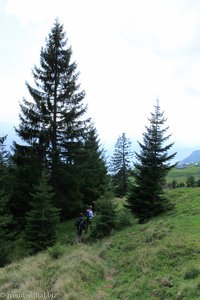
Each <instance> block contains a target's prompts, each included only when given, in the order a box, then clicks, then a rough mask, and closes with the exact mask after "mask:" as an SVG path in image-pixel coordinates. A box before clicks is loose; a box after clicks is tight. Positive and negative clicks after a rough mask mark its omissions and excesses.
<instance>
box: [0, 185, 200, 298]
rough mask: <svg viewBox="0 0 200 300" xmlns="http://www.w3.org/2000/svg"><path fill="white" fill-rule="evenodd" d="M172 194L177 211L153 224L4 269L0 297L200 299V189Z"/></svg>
mask: <svg viewBox="0 0 200 300" xmlns="http://www.w3.org/2000/svg"><path fill="white" fill-rule="evenodd" d="M168 197H169V198H170V199H171V201H172V202H174V203H175V209H174V210H173V211H170V212H168V213H167V214H164V215H162V216H159V217H157V218H154V219H153V220H151V221H150V222H149V223H146V224H143V225H140V224H135V225H133V226H130V227H127V228H126V229H125V230H123V231H119V232H116V233H115V234H113V235H112V236H111V237H109V238H106V239H104V240H102V241H99V242H97V243H93V244H92V243H90V244H89V243H88V244H81V245H75V244H74V245H66V244H64V243H63V244H62V245H56V246H54V247H52V248H50V249H48V250H47V251H45V252H42V253H40V254H38V255H35V256H32V257H29V258H25V259H23V260H21V261H18V262H16V263H13V264H10V265H8V266H7V267H5V268H1V269H0V295H1V299H19V298H20V299H22V298H23V299H41V298H42V297H43V299H45V297H46V299H47V298H48V299H58V300H67V299H68V300H76V299H77V300H78V299H82V300H90V299H91V300H94V299H95V300H116V299H123V300H125V299H129V300H134V299H136V300H151V299H160V300H161V299H166V300H169V299H173V300H175V299H176V300H181V299H184V300H191V299H193V300H195V299H196V300H197V299H200V202H199V198H200V189H197V188H196V189H186V188H184V189H183V188H182V189H173V190H170V191H168ZM39 297H40V298H39Z"/></svg>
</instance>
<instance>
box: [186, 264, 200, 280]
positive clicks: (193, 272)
mask: <svg viewBox="0 0 200 300" xmlns="http://www.w3.org/2000/svg"><path fill="white" fill-rule="evenodd" d="M199 273H200V271H199V269H198V268H196V267H195V266H192V267H189V269H188V270H186V272H185V274H184V279H194V278H196V277H198V276H199Z"/></svg>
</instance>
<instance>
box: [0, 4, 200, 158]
mask: <svg viewBox="0 0 200 300" xmlns="http://www.w3.org/2000/svg"><path fill="white" fill-rule="evenodd" d="M56 18H58V19H59V20H60V22H61V23H62V24H63V25H64V30H65V32H66V35H67V37H68V46H71V47H72V50H73V60H75V61H76V62H77V65H78V67H77V70H78V71H79V72H80V76H79V82H80V84H81V88H82V89H84V90H85V92H86V98H85V101H86V103H87V104H88V115H89V116H90V117H91V118H92V120H93V121H94V124H95V126H96V128H97V132H98V134H99V137H100V139H101V142H102V144H103V145H104V146H105V148H107V147H110V145H113V144H114V143H115V142H116V140H117V138H118V137H119V136H120V135H122V133H123V132H124V133H125V134H126V136H127V137H128V138H130V139H131V140H132V141H133V145H135V143H137V141H142V133H143V132H144V131H145V126H146V125H148V124H149V122H148V118H149V117H150V113H151V112H153V111H154V105H155V104H156V99H157V98H158V99H159V104H160V107H161V110H162V111H164V113H165V117H166V118H167V122H166V125H167V126H169V130H168V133H169V134H172V136H171V139H170V142H174V149H175V150H176V149H181V148H182V149H188V154H190V152H191V151H190V150H191V149H200V122H199V120H200V1H199V0H84V1H83V0H56V1H53V0H28V1H27V0H17V1H16V0H0V83H1V94H0V95H1V109H0V126H1V127H0V136H3V135H4V134H5V133H7V130H8V128H10V127H9V126H18V124H19V117H18V116H19V113H20V106H19V103H20V102H21V101H22V99H23V97H25V98H26V99H27V100H30V98H29V95H28V93H27V89H26V86H25V82H26V81H28V82H29V83H30V82H31V81H32V73H31V70H32V68H33V67H34V65H37V66H39V58H40V50H41V47H45V38H46V37H48V34H49V32H50V30H51V28H52V27H53V23H54V21H55V19H56ZM183 155H185V154H183ZM182 158H184V157H182Z"/></svg>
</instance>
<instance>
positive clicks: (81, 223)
mask: <svg viewBox="0 0 200 300" xmlns="http://www.w3.org/2000/svg"><path fill="white" fill-rule="evenodd" d="M75 225H76V229H77V231H76V233H77V243H81V241H82V237H83V234H84V230H85V228H86V221H85V219H84V217H83V213H80V216H79V218H78V219H77V220H76V223H75Z"/></svg>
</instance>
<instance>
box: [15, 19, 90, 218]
mask: <svg viewBox="0 0 200 300" xmlns="http://www.w3.org/2000/svg"><path fill="white" fill-rule="evenodd" d="M67 43H68V40H67V38H66V34H65V32H64V30H63V25H61V24H60V23H59V21H58V20H56V21H55V23H54V26H53V28H52V29H51V31H50V33H49V36H48V38H47V39H46V45H45V47H44V48H42V49H41V53H40V66H39V67H37V66H35V67H34V69H33V72H32V73H33V78H34V81H35V85H31V84H29V83H26V86H27V89H28V92H29V94H30V96H31V98H32V99H30V100H27V99H23V102H22V103H21V104H20V108H21V112H20V125H19V128H18V129H16V132H17V133H18V135H19V136H20V138H21V139H22V140H23V141H24V142H25V143H26V145H25V146H24V148H23V149H21V148H20V147H19V146H17V145H15V156H17V157H20V154H19V152H20V151H21V150H24V151H27V152H29V153H30V152H31V155H34V153H35V155H37V158H38V159H37V162H36V161H35V160H34V159H33V160H32V163H31V168H32V170H33V173H32V174H35V181H36V180H37V178H38V172H40V173H41V166H42V164H43V163H45V165H47V166H49V168H50V170H51V181H52V184H53V187H54V191H55V194H56V197H55V199H57V200H58V199H59V200H58V203H56V205H57V206H58V207H61V208H62V209H63V211H64V212H63V213H64V214H67V210H68V207H70V209H71V210H72V211H73V202H74V201H77V199H80V200H79V202H81V197H80V194H79V192H78V191H79V182H78V180H77V179H76V178H77V176H76V170H74V164H75V160H76V157H77V153H78V151H79V149H80V148H81V147H82V144H83V142H84V132H85V128H86V127H87V126H86V125H87V124H88V122H89V120H88V119H83V116H84V114H85V113H86V110H87V106H86V105H85V104H84V102H83V100H84V97H85V92H84V91H83V90H81V88H80V85H79V83H78V77H79V73H78V72H77V64H76V63H75V62H72V61H71V58H72V49H71V47H68V45H67ZM22 163H23V162H22ZM39 165H40V167H39ZM66 185H67V187H66ZM75 206H77V205H75ZM74 209H75V208H74Z"/></svg>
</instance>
